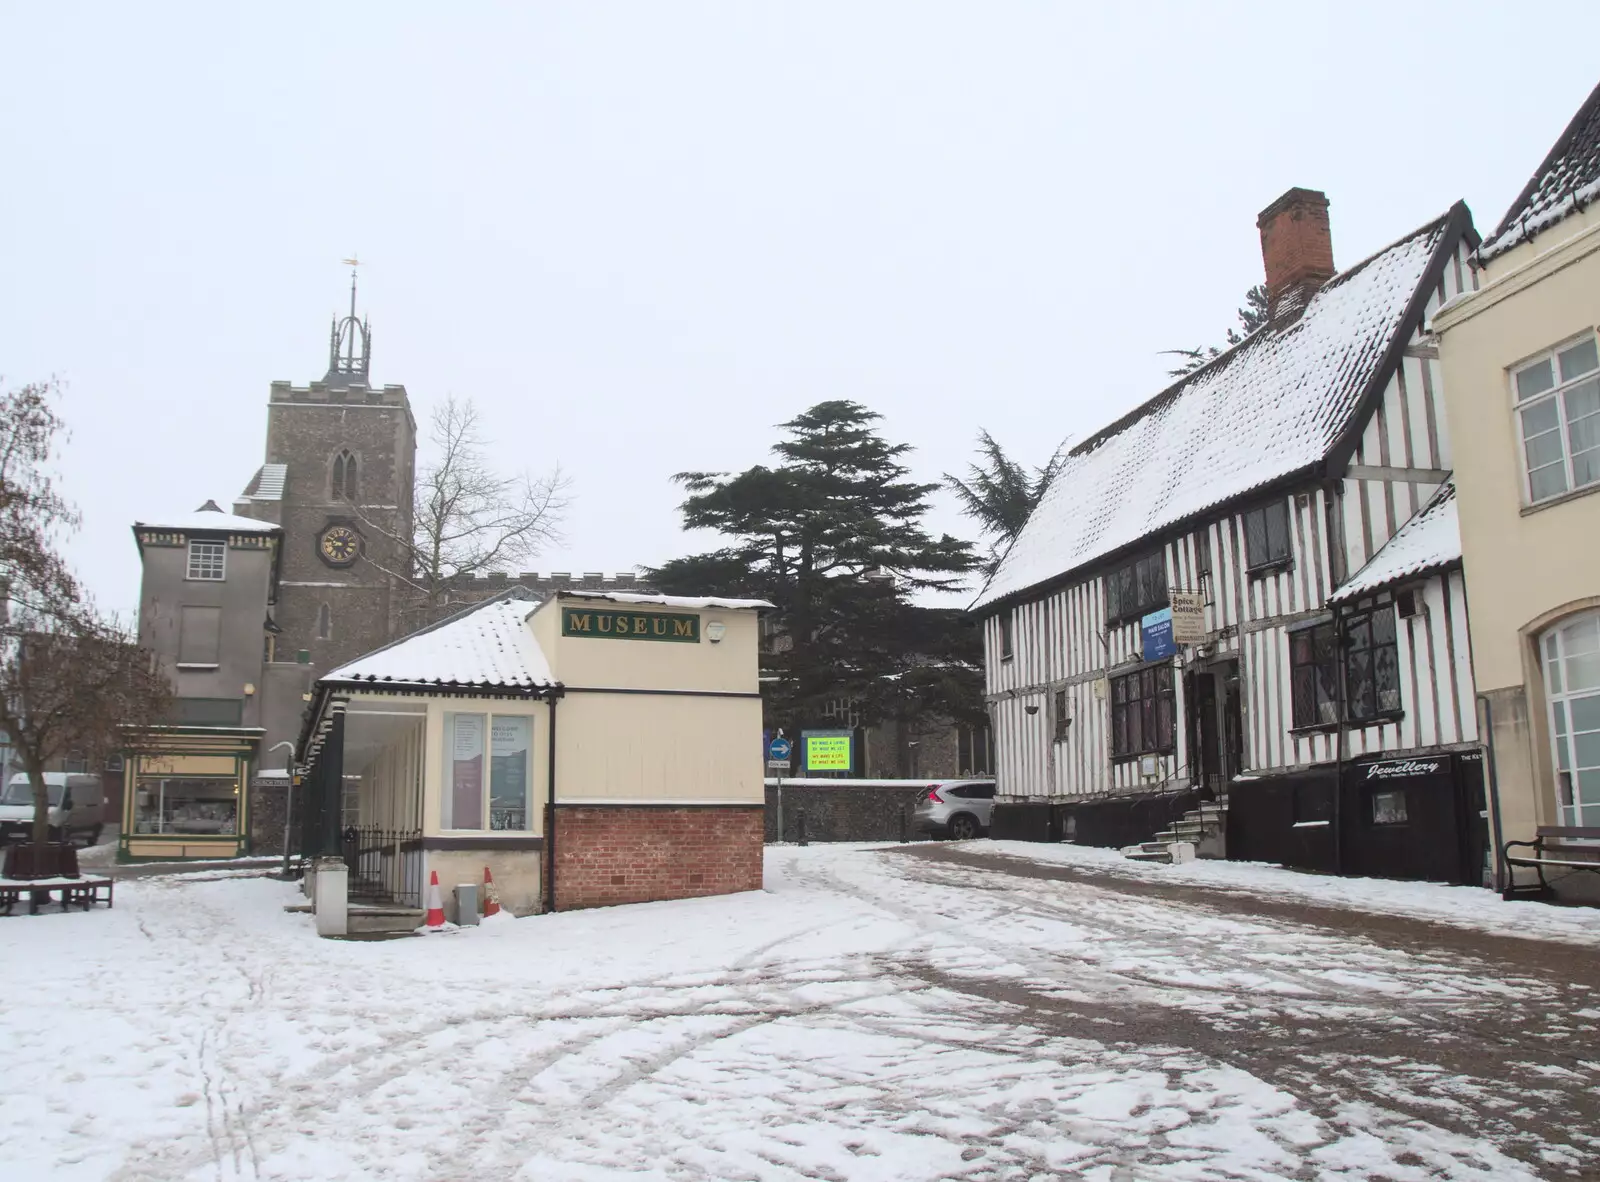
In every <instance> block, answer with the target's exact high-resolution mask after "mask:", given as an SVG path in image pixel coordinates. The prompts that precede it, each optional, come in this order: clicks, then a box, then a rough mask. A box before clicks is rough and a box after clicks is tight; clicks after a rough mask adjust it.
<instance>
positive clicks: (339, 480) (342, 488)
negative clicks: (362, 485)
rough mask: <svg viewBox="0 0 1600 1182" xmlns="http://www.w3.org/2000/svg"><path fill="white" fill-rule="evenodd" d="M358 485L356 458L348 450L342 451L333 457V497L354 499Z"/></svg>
mask: <svg viewBox="0 0 1600 1182" xmlns="http://www.w3.org/2000/svg"><path fill="white" fill-rule="evenodd" d="M357 487H358V486H357V483H356V458H355V456H353V455H351V454H350V453H349V452H348V451H342V452H340V453H339V454H338V455H336V456H334V457H333V499H334V500H336V501H353V500H355V499H356V489H357Z"/></svg>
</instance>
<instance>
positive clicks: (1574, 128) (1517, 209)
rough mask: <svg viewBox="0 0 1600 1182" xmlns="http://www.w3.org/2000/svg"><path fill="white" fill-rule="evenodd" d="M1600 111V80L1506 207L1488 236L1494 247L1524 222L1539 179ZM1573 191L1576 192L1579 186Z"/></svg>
mask: <svg viewBox="0 0 1600 1182" xmlns="http://www.w3.org/2000/svg"><path fill="white" fill-rule="evenodd" d="M1597 113H1600V82H1597V83H1595V88H1594V89H1593V90H1591V91H1590V92H1589V97H1588V98H1586V99H1584V100H1583V102H1582V103H1580V104H1579V106H1578V110H1577V112H1576V113H1575V114H1574V115H1573V116H1572V118H1571V119H1570V120H1568V122H1567V125H1566V127H1564V128H1562V130H1561V134H1560V135H1559V136H1558V137H1556V142H1555V143H1554V144H1552V145H1551V146H1550V150H1549V151H1548V152H1546V153H1545V155H1544V159H1543V160H1541V161H1539V167H1538V168H1536V169H1534V171H1533V175H1532V176H1531V177H1529V178H1528V183H1527V184H1525V185H1523V186H1522V191H1521V192H1520V193H1518V194H1517V196H1516V199H1515V200H1513V201H1512V202H1511V205H1510V206H1509V207H1508V208H1507V209H1506V213H1505V216H1504V217H1503V218H1501V219H1500V224H1499V225H1498V226H1496V227H1495V228H1494V233H1492V234H1490V235H1489V237H1488V238H1487V239H1485V241H1486V242H1487V243H1488V244H1489V246H1490V247H1493V246H1494V245H1495V244H1496V243H1497V242H1499V241H1500V239H1501V237H1502V236H1503V235H1505V234H1507V233H1509V232H1510V231H1511V229H1512V228H1513V227H1514V226H1516V225H1518V224H1519V223H1520V222H1521V220H1522V217H1523V216H1524V215H1525V212H1526V209H1527V205H1528V201H1529V199H1530V198H1532V197H1533V195H1534V193H1535V191H1536V190H1537V189H1538V188H1539V182H1540V181H1542V180H1543V179H1544V178H1545V176H1546V175H1547V174H1548V173H1549V172H1550V170H1551V169H1552V168H1553V167H1554V166H1555V165H1556V164H1557V163H1558V162H1559V161H1560V160H1561V158H1562V157H1564V156H1565V155H1566V154H1567V150H1568V149H1569V148H1570V147H1571V146H1572V140H1573V137H1574V136H1576V135H1577V134H1578V129H1579V128H1580V127H1582V126H1583V125H1584V124H1585V123H1587V122H1588V121H1589V118H1590V117H1591V116H1593V115H1595V114H1597ZM1573 191H1574V192H1576V191H1577V190H1576V188H1574V190H1573Z"/></svg>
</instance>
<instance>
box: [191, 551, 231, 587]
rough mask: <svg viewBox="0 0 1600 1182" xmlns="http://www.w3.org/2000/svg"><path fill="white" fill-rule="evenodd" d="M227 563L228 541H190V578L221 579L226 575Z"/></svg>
mask: <svg viewBox="0 0 1600 1182" xmlns="http://www.w3.org/2000/svg"><path fill="white" fill-rule="evenodd" d="M227 563H228V544H227V543H226V542H190V543H189V578H191V579H205V580H211V581H216V580H220V579H222V578H223V577H225V573H226V570H227Z"/></svg>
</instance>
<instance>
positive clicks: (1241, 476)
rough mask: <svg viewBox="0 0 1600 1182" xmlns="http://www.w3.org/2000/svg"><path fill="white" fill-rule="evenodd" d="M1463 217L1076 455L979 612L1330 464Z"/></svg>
mask: <svg viewBox="0 0 1600 1182" xmlns="http://www.w3.org/2000/svg"><path fill="white" fill-rule="evenodd" d="M1458 214H1459V217H1460V219H1461V220H1462V222H1464V221H1465V218H1466V212H1465V208H1464V207H1461V206H1457V207H1456V208H1455V209H1453V210H1452V211H1451V213H1449V214H1446V215H1445V216H1444V217H1441V218H1439V219H1437V220H1435V221H1433V222H1430V223H1429V224H1428V225H1426V226H1424V227H1422V228H1421V229H1419V230H1417V231H1416V232H1415V233H1413V234H1410V235H1408V236H1407V237H1405V238H1402V239H1401V240H1400V241H1399V242H1397V243H1395V244H1394V245H1393V246H1390V247H1387V248H1386V249H1384V250H1382V251H1380V252H1379V253H1378V254H1376V255H1374V256H1372V257H1371V258H1369V259H1367V260H1366V261H1365V262H1362V263H1360V264H1358V265H1356V266H1355V267H1352V268H1351V269H1349V270H1348V271H1345V272H1344V273H1342V274H1340V275H1336V276H1335V277H1334V278H1332V279H1330V280H1329V281H1328V282H1327V283H1326V284H1324V285H1323V286H1322V288H1321V289H1320V290H1318V291H1317V293H1316V294H1315V295H1314V296H1312V298H1311V301H1310V302H1309V303H1308V304H1307V305H1306V309H1305V312H1304V313H1303V314H1302V315H1301V316H1300V318H1299V319H1297V320H1295V321H1293V322H1292V323H1290V324H1287V325H1284V326H1282V327H1280V328H1270V327H1269V328H1264V329H1262V330H1260V331H1258V332H1256V333H1254V334H1252V335H1251V336H1250V337H1248V338H1247V339H1246V340H1245V341H1244V342H1243V343H1241V344H1239V345H1236V346H1235V347H1234V348H1232V349H1230V350H1229V351H1228V352H1226V353H1224V354H1223V355H1222V356H1221V357H1219V358H1217V359H1216V360H1215V361H1213V362H1211V363H1210V364H1208V365H1206V366H1205V367H1203V368H1201V369H1199V370H1197V371H1195V373H1193V374H1191V375H1189V376H1188V377H1186V378H1184V379H1183V380H1182V381H1180V382H1178V383H1177V384H1176V385H1174V386H1172V387H1170V388H1169V389H1167V390H1166V391H1164V392H1163V393H1161V394H1160V395H1158V396H1157V397H1155V398H1153V399H1151V400H1150V401H1149V402H1147V403H1145V404H1144V405H1143V406H1141V407H1139V408H1138V409H1137V410H1135V411H1134V412H1133V413H1131V414H1129V415H1126V416H1124V417H1123V418H1122V419H1120V420H1118V421H1117V422H1115V423H1113V424H1111V425H1110V426H1109V427H1107V428H1105V429H1104V430H1103V431H1101V432H1099V433H1098V434H1096V435H1094V436H1093V437H1091V438H1090V439H1088V440H1086V441H1085V442H1084V443H1082V444H1080V445H1078V446H1077V447H1075V448H1073V449H1072V451H1071V452H1069V453H1068V455H1067V458H1066V461H1065V463H1064V464H1063V465H1062V467H1061V471H1060V473H1059V474H1058V475H1057V476H1056V478H1055V480H1054V481H1053V482H1052V483H1051V485H1050V488H1049V490H1048V491H1047V492H1046V493H1045V496H1044V499H1043V500H1042V501H1041V502H1040V504H1039V506H1038V508H1036V509H1035V510H1034V512H1033V515H1032V516H1031V517H1030V518H1029V519H1028V524H1027V525H1026V526H1024V527H1023V530H1022V533H1021V534H1020V535H1019V536H1018V538H1017V540H1016V542H1015V543H1013V545H1012V546H1011V549H1010V550H1009V551H1008V552H1007V553H1006V556H1005V558H1004V559H1003V560H1002V561H1001V563H1000V567H999V569H998V570H997V571H996V572H995V574H994V577H993V578H992V579H991V580H990V581H989V584H988V586H986V587H985V588H984V590H983V591H982V593H981V594H980V595H979V596H978V598H977V600H976V601H975V602H974V604H973V607H974V608H981V607H983V606H984V605H987V604H992V603H994V602H996V601H997V600H1000V599H1003V598H1005V597H1006V596H1009V595H1014V594H1016V593H1018V592H1021V591H1026V590H1028V589H1029V588H1032V587H1036V586H1038V585H1039V584H1041V583H1045V582H1048V581H1050V580H1053V579H1056V578H1058V577H1060V576H1063V575H1065V574H1067V573H1068V572H1071V571H1074V570H1076V569H1078V568H1079V567H1082V566H1085V565H1086V564H1089V563H1092V562H1094V561H1096V560H1098V559H1101V558H1104V557H1106V556H1108V555H1111V554H1113V553H1115V552H1116V551H1118V550H1120V549H1122V548H1123V547H1125V546H1130V545H1132V544H1134V543H1135V542H1137V541H1139V540H1140V539H1141V538H1145V537H1148V536H1150V535H1152V534H1155V533H1158V532H1160V531H1161V530H1163V529H1166V528H1168V527H1170V526H1174V525H1176V524H1177V523H1179V522H1181V521H1184V520H1185V519H1187V518H1190V517H1193V516H1195V515H1196V514H1199V513H1201V512H1203V511H1205V510H1207V509H1211V508H1213V507H1215V506H1218V505H1221V504H1223V503H1224V502H1226V501H1229V500H1231V499H1233V498H1235V497H1238V496H1241V495H1243V494H1245V493H1248V492H1250V491H1251V490H1252V489H1255V488H1259V487H1261V486H1262V485H1265V484H1268V483H1270V482H1272V481H1274V480H1278V479H1281V478H1284V477H1288V476H1291V475H1293V474H1294V473H1297V472H1300V471H1303V470H1306V469H1308V468H1311V467H1313V466H1315V465H1316V464H1318V463H1320V462H1321V461H1323V460H1324V459H1325V458H1326V457H1327V456H1328V454H1329V452H1330V451H1331V450H1332V449H1333V448H1334V446H1335V445H1336V444H1337V443H1339V442H1340V440H1341V436H1342V435H1343V433H1344V432H1345V431H1346V430H1347V428H1348V427H1349V425H1350V424H1351V422H1352V420H1353V418H1354V416H1355V413H1356V410H1357V407H1358V405H1359V404H1360V402H1361V398H1362V395H1363V393H1364V392H1366V390H1367V389H1368V387H1369V385H1371V384H1372V383H1373V382H1374V381H1375V379H1376V378H1378V377H1379V376H1381V373H1382V371H1383V370H1384V368H1385V360H1386V358H1387V357H1388V356H1389V355H1390V351H1391V347H1392V345H1393V344H1394V343H1395V338H1396V336H1397V334H1399V333H1401V331H1402V329H1403V327H1404V325H1405V322H1406V319H1407V313H1408V312H1409V311H1411V310H1412V309H1411V305H1412V302H1413V300H1414V299H1415V298H1417V296H1418V291H1419V288H1420V286H1421V284H1422V281H1423V277H1424V276H1425V275H1426V274H1427V273H1428V271H1429V269H1430V265H1431V264H1432V263H1433V262H1434V259H1435V255H1436V253H1437V252H1439V251H1440V248H1441V245H1442V244H1443V243H1444V242H1445V240H1446V238H1447V236H1450V235H1449V232H1450V229H1451V227H1452V225H1454V224H1456V223H1455V217H1456V215H1458Z"/></svg>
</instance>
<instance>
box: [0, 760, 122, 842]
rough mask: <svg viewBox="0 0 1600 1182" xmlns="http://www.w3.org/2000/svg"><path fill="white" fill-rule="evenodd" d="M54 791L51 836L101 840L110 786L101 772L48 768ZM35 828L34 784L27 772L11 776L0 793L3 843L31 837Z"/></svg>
mask: <svg viewBox="0 0 1600 1182" xmlns="http://www.w3.org/2000/svg"><path fill="white" fill-rule="evenodd" d="M44 786H45V790H46V791H47V792H49V794H50V836H51V838H52V839H53V840H56V841H62V840H66V841H71V840H72V839H73V838H75V837H80V836H81V837H83V838H84V839H85V842H86V844H88V845H94V844H96V843H97V842H98V841H99V840H100V830H101V828H102V827H103V823H104V820H105V806H106V790H105V785H104V784H102V783H101V782H100V777H99V776H86V775H82V774H80V773H75V772H46V773H45V774H44ZM32 832H33V784H32V783H31V782H30V781H29V780H28V773H27V772H18V773H17V774H16V775H14V776H12V777H11V782H10V783H9V784H7V785H6V788H5V792H4V793H0V844H3V843H5V842H8V841H27V840H28V837H29V835H30V834H32Z"/></svg>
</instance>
